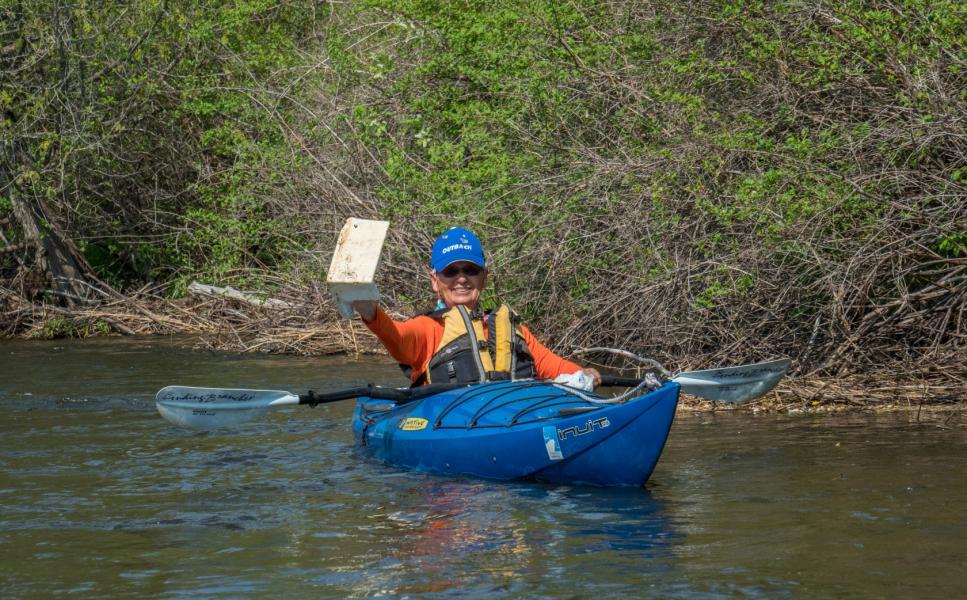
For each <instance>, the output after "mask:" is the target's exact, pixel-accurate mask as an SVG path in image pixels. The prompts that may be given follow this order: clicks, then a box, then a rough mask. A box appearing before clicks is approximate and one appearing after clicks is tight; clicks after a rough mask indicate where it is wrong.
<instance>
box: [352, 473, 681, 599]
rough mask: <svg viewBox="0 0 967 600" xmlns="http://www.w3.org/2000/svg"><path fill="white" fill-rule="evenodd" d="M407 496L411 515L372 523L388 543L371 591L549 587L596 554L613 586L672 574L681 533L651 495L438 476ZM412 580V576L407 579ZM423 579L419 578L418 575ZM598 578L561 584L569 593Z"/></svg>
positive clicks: (389, 515) (402, 498)
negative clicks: (534, 584) (532, 584)
mask: <svg viewBox="0 0 967 600" xmlns="http://www.w3.org/2000/svg"><path fill="white" fill-rule="evenodd" d="M425 483H426V485H420V486H415V487H410V488H408V489H407V490H406V491H405V493H401V494H400V495H399V498H398V502H397V503H395V504H396V505H397V506H400V505H402V506H405V509H404V510H392V511H386V512H378V513H374V514H372V515H370V516H369V518H370V520H371V521H372V526H371V527H372V528H373V529H375V530H378V531H380V532H381V534H380V535H379V536H378V537H379V538H380V541H381V542H382V543H383V544H385V548H386V554H385V555H384V557H383V560H384V561H387V560H388V561H389V562H388V563H384V564H383V565H382V566H381V567H380V569H379V573H380V575H381V576H380V577H374V576H370V577H368V578H367V581H366V586H367V587H368V589H369V590H371V591H376V590H393V591H394V593H401V594H413V595H416V596H419V595H422V594H427V593H438V592H445V591H451V592H456V591H464V592H466V591H472V590H474V589H478V588H479V587H480V586H481V585H483V584H484V583H485V582H486V581H490V582H493V583H496V582H498V581H500V582H505V583H504V585H506V582H528V581H544V580H546V579H547V578H553V577H555V576H557V575H558V574H560V573H561V572H562V569H568V568H569V566H570V565H576V564H578V563H581V562H583V561H585V560H586V558H585V557H589V556H593V557H595V560H598V561H603V562H605V563H607V564H608V565H609V569H610V571H611V575H610V576H611V577H612V580H615V579H613V578H615V577H617V578H618V579H622V578H624V577H627V576H629V575H632V574H633V575H634V576H636V577H640V576H642V575H646V574H647V573H648V572H649V571H654V572H659V571H665V570H667V569H668V568H669V562H668V559H670V558H671V557H672V548H673V547H674V545H675V543H676V541H677V540H678V539H680V537H681V534H680V533H677V532H676V529H675V526H674V523H673V522H672V521H671V520H670V519H669V518H668V517H667V513H666V511H665V510H664V507H663V503H662V502H661V501H660V500H659V499H657V498H656V497H654V496H653V495H651V494H650V493H649V492H648V491H647V490H603V489H593V488H579V487H573V488H572V487H561V486H553V487H552V486H546V485H543V484H506V483H503V484H501V483H491V482H479V481H466V480H462V479H446V478H436V479H427V480H425ZM401 574H405V576H401ZM417 574H418V575H417ZM598 579H599V576H598V575H595V574H593V573H591V572H590V571H589V573H587V574H586V576H585V577H583V578H575V579H573V580H571V581H570V582H568V581H561V582H560V583H559V585H562V586H563V587H564V588H567V587H570V588H571V590H572V591H577V590H580V589H583V588H585V586H587V585H588V584H589V582H592V581H594V582H596V581H597V580H598Z"/></svg>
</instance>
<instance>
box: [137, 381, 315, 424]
mask: <svg viewBox="0 0 967 600" xmlns="http://www.w3.org/2000/svg"><path fill="white" fill-rule="evenodd" d="M298 403H299V397H298V396H296V395H294V394H290V393H289V392H281V391H274V390H236V389H222V388H201V387H184V386H178V385H171V386H168V387H166V388H164V389H162V390H161V391H159V392H158V394H157V395H156V396H155V405H156V406H157V407H158V412H159V413H161V416H162V417H164V418H165V419H166V420H168V421H170V422H172V423H174V424H175V425H178V426H180V427H189V428H191V429H217V428H220V427H231V426H233V425H238V424H240V423H244V422H246V421H248V420H250V419H254V418H255V417H259V416H261V415H264V414H265V413H266V412H268V411H269V410H270V409H272V408H273V407H275V406H281V405H285V404H298Z"/></svg>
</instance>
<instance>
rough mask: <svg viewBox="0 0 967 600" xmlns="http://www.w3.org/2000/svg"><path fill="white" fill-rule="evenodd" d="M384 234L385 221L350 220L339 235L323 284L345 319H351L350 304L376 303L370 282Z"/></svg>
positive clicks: (377, 292) (374, 291)
mask: <svg viewBox="0 0 967 600" xmlns="http://www.w3.org/2000/svg"><path fill="white" fill-rule="evenodd" d="M388 230H389V221H369V220H366V219H356V218H352V217H350V218H349V219H346V224H345V225H343V228H342V231H340V232H339V239H338V240H337V241H336V250H335V251H334V252H333V254H332V262H331V263H329V274H328V275H327V276H326V284H327V285H328V286H329V291H330V292H331V293H332V294H333V295H335V296H336V301H337V302H338V303H339V312H340V314H342V316H343V317H345V318H347V319H351V318H352V316H353V308H352V302H353V301H354V300H377V301H378V300H379V290H378V289H377V288H376V284H375V283H374V280H375V277H376V267H377V266H378V265H379V255H380V252H381V251H382V249H383V242H384V241H385V240H386V232H387V231H388Z"/></svg>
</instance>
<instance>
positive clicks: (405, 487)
mask: <svg viewBox="0 0 967 600" xmlns="http://www.w3.org/2000/svg"><path fill="white" fill-rule="evenodd" d="M183 346H184V344H179V343H178V342H172V341H168V340H164V339H134V340H131V339H123V340H116V339H111V340H94V341H83V342H36V343H26V342H0V409H2V411H3V420H2V424H0V433H2V437H0V565H2V569H0V597H4V598H18V597H50V596H59V595H64V596H67V595H70V596H73V597H95V596H97V597H103V596H110V597H124V596H137V597H144V596H147V597H162V598H177V597H186V598H187V597H192V598H195V597H209V598H218V597H232V598H237V597H267V596H269V595H273V596H278V597H283V596H282V595H285V596H288V597H332V598H341V597H368V596H376V595H383V596H390V597H406V596H409V597H414V598H417V597H418V598H426V597H484V596H486V597H488V598H489V597H517V596H527V597H554V598H557V597H574V598H588V597H601V598H605V597H670V598H675V597H681V598H718V597H752V598H757V597H761V598H783V597H788V598H804V597H805V598H812V597H835V598H867V597H884V598H885V597H908V598H912V597H916V598H925V597H932V598H955V597H965V596H967V510H965V508H967V506H965V500H964V498H965V497H967V476H965V473H967V452H965V450H967V429H965V418H964V416H963V415H960V414H952V415H951V414H949V413H948V414H944V415H936V414H930V415H920V416H919V418H918V416H917V414H916V413H913V412H911V413H909V414H902V415H895V414H893V415H879V416H876V415H869V414H853V415H849V416H842V415H821V416H820V415H758V416H755V415H751V414H724V413H716V414H701V415H693V414H680V415H679V417H678V419H677V420H676V422H675V425H674V426H673V428H672V432H671V436H670V438H669V441H668V445H667V446H666V448H665V453H664V455H663V457H662V459H661V462H660V463H659V466H658V469H657V470H656V471H655V473H654V475H653V477H652V480H651V482H650V483H649V484H648V486H647V487H646V488H645V489H642V490H608V489H595V488H587V487H568V486H556V485H553V486H552V485H541V484H507V483H493V482H488V481H481V480H473V479H454V478H445V477H435V476H428V475H421V474H417V473H407V472H401V471H397V470H395V469H392V468H389V467H386V466H383V465H380V464H377V463H374V462H372V461H370V460H369V459H367V458H366V457H365V456H363V455H361V454H360V453H359V452H358V451H357V449H356V448H355V446H354V444H353V439H352V436H351V434H350V430H349V422H350V416H351V412H352V405H351V403H349V402H346V403H339V404H333V405H328V406H320V407H317V408H315V409H310V408H304V407H295V408H288V409H281V410H279V411H277V412H275V413H272V414H270V415H268V416H266V417H263V418H261V419H260V420H258V421H255V422H252V423H249V424H246V425H245V426H243V427H241V428H240V429H238V430H235V431H231V432H219V433H198V432H191V431H186V430H181V429H177V428H175V427H173V426H171V425H169V424H168V423H167V422H165V421H164V420H162V419H161V418H160V417H159V416H158V414H157V412H156V411H155V408H154V403H153V396H154V393H155V392H156V391H157V390H158V389H159V388H161V387H163V386H165V385H169V384H182V385H200V386H216V387H218V386H224V387H254V388H269V389H284V390H291V391H294V392H300V391H305V390H306V389H310V388H311V389H314V390H316V391H327V390H334V389H339V388H340V387H343V386H350V385H355V384H359V383H363V382H367V381H371V382H375V383H383V384H401V383H402V382H403V380H402V378H401V377H400V375H399V374H398V371H397V369H396V367H395V365H393V364H390V363H389V362H388V360H382V359H372V358H368V359H364V360H354V359H347V358H337V359H332V358H326V359H319V358H312V359H309V358H296V357H265V356H237V355H224V354H212V353H208V352H198V351H191V350H188V349H185V348H184V347H183Z"/></svg>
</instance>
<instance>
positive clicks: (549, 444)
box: [544, 425, 564, 460]
mask: <svg viewBox="0 0 967 600" xmlns="http://www.w3.org/2000/svg"><path fill="white" fill-rule="evenodd" d="M544 449H545V450H547V458H549V459H551V460H562V459H563V458H564V453H563V452H561V442H559V441H558V439H557V427H554V426H553V425H546V426H545V427H544Z"/></svg>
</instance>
